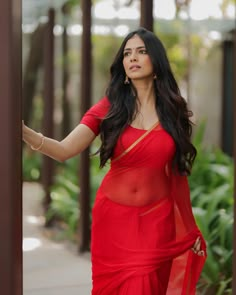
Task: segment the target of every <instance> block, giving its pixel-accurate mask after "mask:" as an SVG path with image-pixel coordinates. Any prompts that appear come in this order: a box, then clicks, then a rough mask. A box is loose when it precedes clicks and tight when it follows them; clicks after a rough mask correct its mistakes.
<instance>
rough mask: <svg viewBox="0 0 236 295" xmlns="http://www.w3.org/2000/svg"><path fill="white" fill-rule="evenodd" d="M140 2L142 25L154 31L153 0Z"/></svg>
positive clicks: (141, 0)
mask: <svg viewBox="0 0 236 295" xmlns="http://www.w3.org/2000/svg"><path fill="white" fill-rule="evenodd" d="M140 2H141V3H140V4H141V9H140V10H141V18H140V26H141V27H144V28H146V29H147V30H149V31H153V0H140Z"/></svg>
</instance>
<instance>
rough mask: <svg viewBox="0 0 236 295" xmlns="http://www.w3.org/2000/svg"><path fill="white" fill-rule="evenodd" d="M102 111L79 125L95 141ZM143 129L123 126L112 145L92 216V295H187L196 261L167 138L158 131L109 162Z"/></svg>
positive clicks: (184, 189)
mask: <svg viewBox="0 0 236 295" xmlns="http://www.w3.org/2000/svg"><path fill="white" fill-rule="evenodd" d="M108 109H109V101H108V99H107V98H103V99H102V100H101V101H100V102H99V103H97V104H96V105H95V106H93V107H92V108H91V109H90V110H89V111H88V112H87V113H86V114H85V115H84V117H83V118H82V120H81V124H85V125H87V126H88V127H89V128H91V130H93V132H94V133H95V134H96V135H97V134H98V133H99V125H100V123H101V120H102V118H103V117H104V116H105V114H106V113H107V111H108ZM144 132H145V130H142V129H137V128H133V127H132V126H128V127H127V128H126V129H125V130H124V132H123V133H122V135H121V137H120V139H119V140H118V142H117V144H116V147H115V150H114V155H113V158H112V159H111V167H110V170H109V171H108V173H107V174H106V175H105V177H104V179H103V181H102V183H101V185H100V187H99V189H98V191H97V196H96V200H95V204H94V207H93V210H92V242H91V254H92V279H93V289H92V295H133V294H135V295H165V294H167V295H193V294H195V292H196V284H197V281H198V279H199V276H200V273H201V270H202V268H203V265H204V262H205V259H206V255H205V256H204V257H201V256H198V255H196V254H194V253H193V252H192V250H191V247H192V246H193V245H194V243H195V241H196V239H197V237H199V236H200V237H201V241H202V245H201V246H202V249H203V250H204V251H205V252H206V244H205V241H204V239H203V237H202V235H201V232H200V231H199V229H198V227H197V225H196V223H195V219H194V216H193V213H192V208H191V202H190V192H189V187H188V180H187V177H184V176H180V175H177V174H174V173H173V172H172V170H171V169H170V167H171V162H172V160H173V156H174V153H175V143H174V141H173V139H172V137H171V136H170V135H169V134H168V133H167V132H166V131H165V130H164V129H163V128H162V126H161V125H160V124H159V125H158V126H157V127H156V128H155V129H154V130H153V131H151V132H150V133H149V134H148V135H147V136H146V137H145V138H144V139H143V140H142V141H141V142H139V143H138V144H137V145H136V146H135V147H134V148H133V149H132V150H131V151H130V152H129V153H128V154H126V155H124V156H123V157H121V158H120V159H118V160H117V161H114V159H115V158H116V157H117V156H119V155H120V154H121V153H122V152H123V151H124V149H126V148H128V147H129V146H130V145H131V144H132V143H133V142H134V141H135V140H136V139H137V138H139V137H140V136H141V135H142V134H143V133H144Z"/></svg>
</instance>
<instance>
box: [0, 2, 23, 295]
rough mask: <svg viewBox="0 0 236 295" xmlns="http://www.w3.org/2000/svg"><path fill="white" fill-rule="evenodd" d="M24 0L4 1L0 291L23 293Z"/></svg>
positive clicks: (0, 30) (0, 29)
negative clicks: (22, 120)
mask: <svg viewBox="0 0 236 295" xmlns="http://www.w3.org/2000/svg"><path fill="white" fill-rule="evenodd" d="M21 15H22V13H21V1H20V0H1V1H0V44H1V49H0V51H1V52H0V53H1V54H0V81H1V86H0V118H1V123H0V136H1V141H0V163H1V165H0V190H1V193H0V204H1V205H0V208H1V212H0V286H1V287H0V288H1V289H0V290H1V291H0V292H1V294H4V295H22V294H23V287H22V182H21V170H22V169H21V168H22V167H21V166H22V165H21V159H22V157H21V152H22V144H21V142H22V140H21V126H22V123H21V96H22V90H21V88H22V74H21V68H22V60H21V59H22V58H21V55H22V49H21V41H22V33H21V23H22V22H21Z"/></svg>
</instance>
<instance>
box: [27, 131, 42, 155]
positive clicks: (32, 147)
mask: <svg viewBox="0 0 236 295" xmlns="http://www.w3.org/2000/svg"><path fill="white" fill-rule="evenodd" d="M38 134H39V135H40V136H41V143H40V145H39V146H38V147H34V146H32V145H31V146H30V147H31V149H32V150H34V151H39V150H41V148H42V146H43V144H44V140H45V136H44V135H43V134H42V133H38Z"/></svg>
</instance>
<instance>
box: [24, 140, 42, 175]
mask: <svg viewBox="0 0 236 295" xmlns="http://www.w3.org/2000/svg"><path fill="white" fill-rule="evenodd" d="M22 156H23V157H22V158H23V160H22V161H23V165H22V170H23V171H22V174H23V180H24V181H39V180H40V178H41V164H42V155H41V154H40V153H36V152H34V151H32V150H31V149H30V148H28V147H27V146H24V148H23V154H22Z"/></svg>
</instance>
